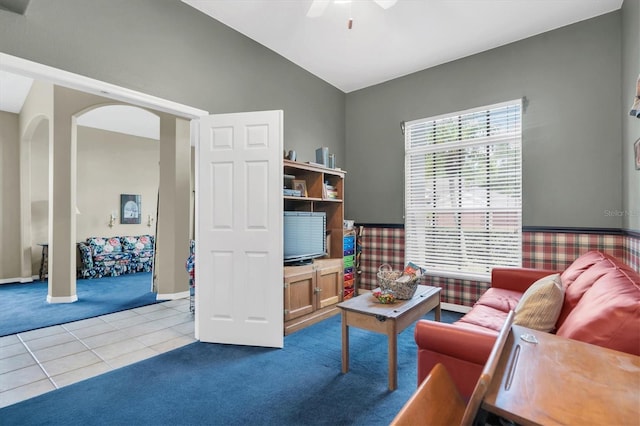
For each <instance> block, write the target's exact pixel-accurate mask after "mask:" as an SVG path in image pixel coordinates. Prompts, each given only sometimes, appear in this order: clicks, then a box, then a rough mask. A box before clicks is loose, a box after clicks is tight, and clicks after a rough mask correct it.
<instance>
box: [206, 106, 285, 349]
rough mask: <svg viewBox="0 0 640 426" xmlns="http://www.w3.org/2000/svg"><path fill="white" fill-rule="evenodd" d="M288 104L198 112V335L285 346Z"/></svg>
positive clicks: (220, 340) (223, 340) (210, 339)
mask: <svg viewBox="0 0 640 426" xmlns="http://www.w3.org/2000/svg"><path fill="white" fill-rule="evenodd" d="M282 140H283V112H282V111H263V112H251V113H239V114H222V115H212V116H209V117H204V118H201V119H200V126H199V141H198V146H197V148H196V149H197V166H196V167H197V168H196V263H195V274H196V275H195V277H196V279H195V281H196V305H195V306H196V313H195V315H196V337H197V338H199V339H200V341H203V342H213V343H229V344H239V345H252V346H266V347H279V348H281V347H282V346H283V291H282V286H283V284H282V282H283V281H282V280H283V278H282V272H283V269H282V173H283V172H282V149H283V142H282Z"/></svg>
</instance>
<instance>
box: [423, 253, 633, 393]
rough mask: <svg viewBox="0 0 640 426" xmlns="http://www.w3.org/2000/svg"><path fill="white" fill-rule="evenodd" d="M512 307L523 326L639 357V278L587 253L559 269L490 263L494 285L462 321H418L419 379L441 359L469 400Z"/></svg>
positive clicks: (620, 265) (606, 258)
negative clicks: (493, 267) (504, 266)
mask: <svg viewBox="0 0 640 426" xmlns="http://www.w3.org/2000/svg"><path fill="white" fill-rule="evenodd" d="M510 310H514V311H515V312H516V318H515V320H514V323H518V322H519V323H520V325H523V326H525V327H529V328H534V329H537V330H543V331H548V332H552V333H555V334H556V335H558V336H562V337H566V338H569V339H575V340H580V341H583V342H586V343H590V344H594V345H598V346H602V347H606V348H609V349H613V350H617V351H622V352H626V353H630V354H634V355H640V275H638V273H637V272H636V271H634V270H633V269H631V267H629V266H628V265H626V264H624V263H623V262H622V261H620V260H618V259H616V258H614V257H612V256H610V255H607V254H604V253H600V252H597V251H591V252H588V253H586V254H584V255H582V256H580V257H579V258H578V259H576V260H575V261H574V262H573V263H572V264H571V265H569V267H567V269H566V270H564V271H547V270H536V269H525V268H495V269H494V270H493V271H492V275H491V288H489V289H488V290H487V291H486V292H485V293H484V294H483V295H482V296H481V297H480V299H479V300H478V301H477V302H476V303H475V304H474V306H473V307H472V309H471V311H469V312H468V313H466V314H465V315H464V316H463V317H462V318H461V319H460V320H459V321H457V322H455V323H453V324H445V323H439V322H435V321H427V320H420V321H418V323H417V324H416V327H415V332H414V337H415V341H416V343H417V345H418V383H420V382H422V380H424V378H425V377H426V376H427V375H428V374H429V372H430V371H431V369H432V368H433V367H434V366H435V365H436V364H438V363H442V364H444V366H445V367H446V369H447V371H448V372H449V373H450V374H451V376H452V378H453V380H454V382H455V383H456V386H457V387H458V390H459V391H460V393H461V394H462V395H464V396H466V397H468V396H469V395H470V394H471V393H472V391H473V388H474V386H475V384H476V383H477V381H478V378H479V377H480V373H481V371H482V368H483V367H484V365H485V363H486V362H487V359H488V357H489V353H490V352H491V348H492V346H493V344H494V342H495V340H496V337H497V335H498V332H499V330H500V327H501V326H502V324H503V322H504V320H505V319H506V317H507V315H508V313H509V311H510ZM519 312H520V314H521V315H520V319H519Z"/></svg>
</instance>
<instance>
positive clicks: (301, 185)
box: [293, 179, 308, 197]
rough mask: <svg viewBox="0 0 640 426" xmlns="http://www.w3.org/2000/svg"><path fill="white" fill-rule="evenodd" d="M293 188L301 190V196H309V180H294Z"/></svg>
mask: <svg viewBox="0 0 640 426" xmlns="http://www.w3.org/2000/svg"><path fill="white" fill-rule="evenodd" d="M293 189H295V190H297V191H300V196H301V197H307V196H308V195H307V182H306V181H304V180H298V179H294V180H293Z"/></svg>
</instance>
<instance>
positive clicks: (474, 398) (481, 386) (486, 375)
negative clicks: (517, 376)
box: [460, 311, 515, 426]
mask: <svg viewBox="0 0 640 426" xmlns="http://www.w3.org/2000/svg"><path fill="white" fill-rule="evenodd" d="M514 315H515V312H514V311H509V314H508V315H507V319H506V320H505V322H504V324H503V325H502V328H501V329H500V333H499V334H498V338H497V339H496V342H495V343H494V344H493V348H492V349H491V353H490V354H489V359H488V360H487V363H486V364H485V365H484V368H483V369H482V373H480V378H479V379H478V383H476V387H475V388H474V389H473V393H472V394H471V397H470V398H469V402H468V403H467V407H466V409H465V411H464V416H463V417H462V421H461V423H460V424H461V425H462V426H470V425H472V424H473V421H474V420H475V418H476V415H477V414H478V410H479V409H480V404H482V400H483V399H484V396H485V395H486V393H487V390H488V389H489V385H490V384H491V380H492V379H493V376H494V374H495V372H496V368H497V367H498V361H499V360H500V355H501V354H502V349H503V348H504V344H505V342H506V341H507V337H509V332H510V331H511V325H512V324H513V317H514Z"/></svg>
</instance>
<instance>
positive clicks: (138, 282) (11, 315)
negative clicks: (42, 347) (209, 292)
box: [0, 272, 157, 337]
mask: <svg viewBox="0 0 640 426" xmlns="http://www.w3.org/2000/svg"><path fill="white" fill-rule="evenodd" d="M150 289H151V272H142V273H136V274H127V275H121V276H118V277H105V278H94V279H90V280H87V279H85V280H80V279H79V280H78V281H77V284H76V291H77V295H78V301H77V302H74V303H53V304H51V303H47V282H46V281H44V282H43V281H36V282H33V283H28V284H2V285H0V337H1V336H6V335H9V334H16V333H21V332H24V331H29V330H35V329H37V328H42V327H49V326H51V325H57V324H63V323H66V322H71V321H78V320H81V319H85V318H91V317H95V316H98V315H104V314H109V313H112V312H118V311H122V310H125V309H132V308H137V307H140V306H145V305H150V304H152V303H156V302H157V301H156V294H155V293H151V291H150Z"/></svg>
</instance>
